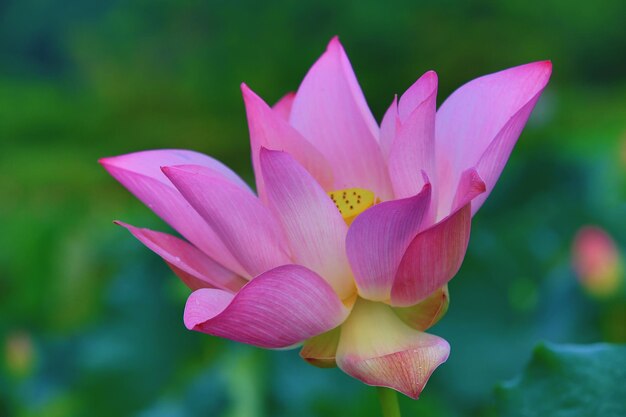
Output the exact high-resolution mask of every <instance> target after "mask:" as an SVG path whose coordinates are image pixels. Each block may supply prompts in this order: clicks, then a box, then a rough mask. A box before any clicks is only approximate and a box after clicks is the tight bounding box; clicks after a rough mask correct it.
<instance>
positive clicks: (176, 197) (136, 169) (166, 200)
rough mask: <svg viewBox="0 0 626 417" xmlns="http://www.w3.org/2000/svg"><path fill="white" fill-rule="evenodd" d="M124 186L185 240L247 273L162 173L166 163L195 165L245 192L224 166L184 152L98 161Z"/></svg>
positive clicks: (167, 151)
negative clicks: (202, 167)
mask: <svg viewBox="0 0 626 417" xmlns="http://www.w3.org/2000/svg"><path fill="white" fill-rule="evenodd" d="M99 162H100V163H101V164H102V166H103V167H104V168H105V169H106V170H107V171H108V172H109V173H110V174H111V175H112V176H113V177H114V178H115V179H116V180H118V181H119V182H120V183H121V184H122V185H123V186H124V187H126V188H127V189H128V190H129V191H130V192H131V193H133V194H134V195H135V196H136V197H137V198H138V199H139V200H141V201H142V202H143V203H144V204H145V205H146V206H148V207H149V208H151V209H152V210H153V211H154V212H155V213H156V214H157V215H158V216H159V217H161V218H162V219H163V220H165V221H166V222H167V223H168V224H169V225H170V226H172V227H173V228H174V229H176V230H177V231H178V232H179V233H180V234H181V235H183V236H184V237H185V238H186V239H187V240H188V241H190V242H191V243H193V244H194V245H195V246H196V247H198V248H199V249H200V250H202V251H203V252H204V253H206V254H207V255H209V256H210V257H211V258H213V259H215V260H216V261H218V262H219V263H220V264H222V265H223V266H224V267H226V268H227V269H230V270H232V271H234V272H236V273H237V274H238V275H242V276H246V275H247V274H246V272H245V271H244V269H243V268H242V267H241V265H240V264H239V262H237V260H235V258H234V257H233V255H232V254H231V253H230V251H229V250H228V249H227V248H226V247H225V246H224V244H223V243H222V242H221V240H220V239H219V238H218V236H217V235H216V234H215V232H214V231H213V229H211V227H210V226H209V225H208V224H207V223H206V222H205V221H204V220H203V219H202V218H201V217H200V216H199V215H198V213H196V211H195V210H194V209H193V208H192V207H191V206H190V205H189V203H187V201H186V200H185V199H184V198H183V197H182V196H181V195H180V193H179V192H178V191H177V190H176V188H174V186H173V185H172V183H171V182H170V181H169V180H168V179H167V177H166V176H165V175H163V173H162V172H161V168H160V167H161V166H163V165H168V164H182V163H194V164H198V165H202V166H204V167H206V168H207V169H210V170H212V171H215V172H216V173H218V174H221V175H222V176H223V177H224V178H225V180H228V181H230V182H232V183H233V184H236V185H237V186H239V187H241V188H244V189H248V187H247V186H246V184H245V183H244V182H243V181H242V180H241V179H240V178H239V177H238V176H237V175H236V174H235V173H234V172H232V171H231V170H229V169H228V168H227V167H226V166H224V165H222V164H221V163H220V162H218V161H216V160H214V159H212V158H211V157H209V156H206V155H203V154H200V153H197V152H192V151H186V150H176V149H173V150H154V151H145V152H136V153H131V154H127V155H120V156H116V157H111V158H104V159H101V160H100V161H99Z"/></svg>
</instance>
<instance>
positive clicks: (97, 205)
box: [0, 0, 626, 417]
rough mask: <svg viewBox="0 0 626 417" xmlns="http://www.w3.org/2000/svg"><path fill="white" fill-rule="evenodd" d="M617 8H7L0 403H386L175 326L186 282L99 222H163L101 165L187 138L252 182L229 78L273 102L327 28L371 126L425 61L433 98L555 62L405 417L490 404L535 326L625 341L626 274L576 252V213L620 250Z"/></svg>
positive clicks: (325, 409)
mask: <svg viewBox="0 0 626 417" xmlns="http://www.w3.org/2000/svg"><path fill="white" fill-rule="evenodd" d="M624 21H626V2H624V1H623V0H599V1H595V2H577V1H571V0H543V1H541V2H529V1H521V0H512V1H506V2H499V1H489V0H483V1H464V0H445V1H431V0H424V1H408V0H407V1H387V2H378V1H373V0H361V1H349V2H336V1H330V0H321V1H315V2H304V1H303V2H288V1H264V2H260V1H256V0H233V1H200V0H196V1H177V0H157V1H148V0H143V1H82V0H81V1H79V0H58V1H50V0H20V1H18V0H13V1H11V0H4V1H0V189H1V191H2V192H1V194H0V196H1V197H0V416H19V417H26V416H87V415H88V416H93V417H97V416H137V417H157V416H158V417H161V416H163V417H165V416H167V417H169V416H172V417H187V416H190V417H191V416H194V417H195V416H227V417H257V416H258V417H261V416H271V417H274V416H278V417H280V416H295V415H297V416H299V417H308V416H324V417H329V416H342V417H345V416H377V415H379V409H378V404H377V399H376V397H375V395H374V390H373V389H371V388H369V387H366V386H364V385H362V384H361V383H359V382H358V381H355V380H353V379H351V378H349V377H347V376H345V375H343V374H342V373H341V372H340V371H338V370H336V369H335V370H319V369H316V368H313V367H310V366H309V365H307V364H305V363H304V362H302V361H301V360H300V359H299V358H298V353H297V351H287V352H273V351H262V350H258V349H255V348H252V347H248V346H243V345H238V344H234V343H230V342H228V341H224V340H220V339H217V338H212V337H209V336H205V335H201V334H196V333H192V332H188V331H187V330H186V329H185V328H184V326H183V323H182V311H183V306H184V302H185V297H186V295H187V294H188V290H186V288H185V287H184V286H183V285H182V284H181V283H180V282H179V281H178V279H177V278H176V277H175V276H174V275H173V274H172V273H171V271H170V270H169V269H168V268H167V267H166V266H165V265H164V264H163V263H162V262H161V260H160V259H159V258H158V257H157V256H156V255H154V254H153V253H151V252H150V251H148V250H147V249H145V248H144V247H142V246H141V245H140V244H139V243H138V242H137V241H135V240H134V239H133V238H132V237H131V236H130V235H129V234H128V233H127V232H126V231H124V230H123V229H121V228H119V227H116V226H114V225H113V224H112V220H114V219H121V220H124V221H127V222H130V223H132V224H136V225H140V226H144V227H151V228H156V229H160V230H168V229H167V227H166V226H165V225H164V224H163V223H162V222H161V221H160V220H159V219H157V218H156V216H154V215H153V214H152V213H151V212H150V211H149V210H148V209H147V208H145V207H143V206H142V205H141V203H139V202H138V201H137V200H135V199H134V198H133V197H132V196H131V195H130V194H129V193H128V192H127V191H125V190H124V189H123V188H122V187H121V186H120V185H119V184H118V183H116V182H115V181H114V180H113V179H112V178H110V177H108V176H107V175H106V174H105V172H104V170H103V169H102V168H101V167H100V166H99V165H98V164H97V162H96V161H97V159H98V158H100V157H104V156H111V155H116V154H120V153H126V152H131V151H137V150H143V149H152V148H164V147H170V148H171V147H179V148H189V149H194V150H198V151H201V152H205V153H207V154H210V155H212V156H214V157H216V158H218V159H220V160H222V161H225V162H226V163H227V164H228V165H230V166H231V167H233V168H234V169H235V170H236V171H237V172H238V173H239V174H241V175H242V176H243V177H244V178H245V179H246V180H247V181H249V182H252V173H251V167H250V160H249V149H248V142H247V138H248V132H247V125H246V121H245V113H244V108H243V103H242V99H241V95H240V91H239V84H240V82H242V81H245V82H246V83H248V85H250V86H251V87H252V88H253V89H254V90H256V91H257V92H258V93H259V94H260V95H261V96H263V97H264V98H265V99H266V100H268V101H269V102H274V101H276V100H277V99H278V98H280V96H282V94H284V93H285V92H287V91H292V90H295V89H296V88H297V87H298V84H299V82H300V80H301V79H302V77H303V76H304V74H305V73H306V71H307V69H308V68H309V66H310V65H311V64H312V63H313V62H314V60H315V59H316V58H317V57H318V56H319V55H320V54H321V53H322V51H323V50H324V48H325V46H326V43H327V42H328V40H329V39H330V38H331V37H332V36H333V35H335V34H339V35H340V37H341V39H342V42H343V44H344V46H345V47H346V49H347V52H348V54H349V56H350V58H351V60H352V63H353V66H354V68H355V71H356V73H357V76H358V77H359V80H360V82H361V85H362V87H363V89H364V91H365V94H366V96H367V98H368V101H369V103H370V106H371V108H372V110H373V112H374V114H375V116H376V117H377V118H378V120H380V117H381V116H382V114H383V112H384V110H385V108H386V107H387V106H388V105H389V103H390V102H391V100H392V97H393V94H394V93H401V92H403V91H404V90H405V89H406V88H407V87H408V86H409V85H410V84H412V82H413V81H414V80H415V79H416V78H417V77H418V76H419V75H421V74H422V73H423V72H425V71H427V70H429V69H434V70H436V71H437V72H438V74H439V79H440V89H439V102H441V101H442V100H443V99H444V98H445V97H447V96H448V95H449V94H450V93H451V92H452V91H453V90H454V89H455V88H457V87H458V86H460V85H461V84H463V83H464V82H466V81H468V80H470V79H472V78H474V77H477V76H479V75H482V74H486V73H490V72H494V71H497V70H500V69H504V68H507V67H510V66H514V65H517V64H522V63H526V62H530V61H535V60H543V59H551V60H552V61H553V64H554V74H553V78H552V81H551V83H550V85H549V87H548V88H547V90H546V91H545V93H544V97H543V98H542V99H541V101H540V103H539V104H538V106H537V108H536V110H535V112H534V114H533V116H532V119H531V120H530V121H529V123H528V126H527V127H526V129H525V131H524V133H523V134H522V138H521V140H520V142H519V143H518V145H517V147H516V149H515V151H514V152H513V155H512V157H511V160H510V163H509V164H508V166H507V168H506V169H505V171H504V173H503V175H502V177H501V180H500V182H499V185H498V186H497V187H496V189H495V191H494V192H493V193H492V195H491V197H490V198H489V200H488V202H487V204H485V206H484V207H483V209H482V210H481V212H480V213H479V215H478V216H477V217H476V218H475V221H474V225H473V232H472V239H471V242H470V247H469V251H468V254H467V257H466V260H465V263H464V265H463V267H462V269H461V271H460V273H459V275H458V276H457V277H456V278H455V279H454V280H453V281H452V282H451V284H450V292H451V300H452V302H451V306H450V310H449V313H448V314H447V316H446V317H445V318H444V319H443V320H442V321H441V322H440V324H438V325H437V326H436V327H435V328H433V329H432V331H433V332H434V333H436V334H439V335H441V336H443V337H445V338H446V339H447V340H449V341H450V343H451V345H452V354H451V357H450V359H449V361H448V362H447V363H446V364H445V365H443V366H442V367H441V368H440V369H439V370H438V371H437V372H436V373H435V375H434V376H433V378H432V379H431V381H430V382H429V384H428V386H427V388H426V390H425V391H424V393H423V394H422V399H421V400H419V401H411V400H408V399H406V398H402V400H401V406H402V408H403V409H404V411H405V414H406V415H424V416H444V417H445V416H491V415H494V414H495V411H494V408H493V402H494V399H493V392H494V387H495V386H497V385H498V384H500V383H501V382H502V381H507V380H510V379H511V378H514V377H515V376H516V375H518V374H519V373H520V372H521V370H522V369H523V367H524V364H525V363H526V362H527V361H528V358H529V357H530V354H531V351H532V348H533V346H534V345H535V344H536V343H537V342H538V341H542V340H547V341H554V342H567V343H591V342H600V341H605V342H622V343H623V342H626V307H625V304H626V303H625V301H624V300H625V297H624V294H623V292H624V290H623V285H622V287H621V288H617V289H615V290H613V291H609V292H608V294H606V295H604V296H596V295H593V294H594V292H593V289H592V290H591V291H590V290H588V289H587V290H586V289H585V288H586V287H585V285H583V284H581V282H583V283H584V282H587V281H585V280H582V281H581V280H580V279H579V278H578V277H577V274H576V271H575V269H574V268H573V267H572V262H573V261H572V251H571V249H572V242H573V239H574V236H575V235H576V233H577V231H578V229H579V228H580V227H582V226H584V225H587V224H595V225H598V226H600V227H602V228H603V229H605V230H606V231H607V232H608V233H609V234H610V235H611V236H612V238H613V239H614V241H615V242H616V245H617V249H618V252H620V253H621V255H619V256H623V254H624V252H623V248H624V246H626V220H625V219H626V203H625V201H626V198H625V197H626V25H624ZM615 271H618V272H617V275H618V276H619V275H620V271H619V268H618V267H616V268H615ZM622 271H623V270H622ZM621 275H623V272H621ZM583 278H584V277H583ZM622 278H623V276H622Z"/></svg>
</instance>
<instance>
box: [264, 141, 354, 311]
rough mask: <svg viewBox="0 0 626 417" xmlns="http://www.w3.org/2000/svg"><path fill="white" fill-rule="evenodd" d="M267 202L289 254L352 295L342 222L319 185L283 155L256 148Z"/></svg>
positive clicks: (345, 228)
mask: <svg viewBox="0 0 626 417" xmlns="http://www.w3.org/2000/svg"><path fill="white" fill-rule="evenodd" d="M260 162H261V168H262V172H263V179H264V181H265V184H266V192H267V198H268V202H269V205H270V207H271V209H272V210H273V212H274V215H275V216H276V218H277V219H278V220H279V222H280V223H281V224H282V226H283V229H284V230H285V233H286V235H287V239H288V240H289V245H290V248H291V253H292V254H293V259H294V261H295V262H297V263H298V264H300V265H304V266H306V267H307V268H310V269H312V270H313V271H315V272H317V273H318V274H320V275H321V276H322V277H323V278H324V279H325V280H326V281H328V283H329V284H330V285H331V286H332V287H333V289H334V290H335V291H336V292H337V294H339V296H340V297H341V298H342V299H345V298H348V297H350V296H351V295H353V294H354V292H355V288H354V281H353V280H352V273H351V271H350V266H349V265H348V259H347V258H346V255H345V253H346V249H345V239H346V233H347V231H348V226H347V225H346V223H345V222H344V220H343V218H342V217H341V215H340V214H339V211H338V210H337V208H336V207H335V206H334V204H333V203H332V201H331V199H330V198H329V197H328V195H327V194H326V193H325V192H324V190H323V189H322V188H321V187H320V186H319V184H318V183H317V182H316V181H315V180H314V179H313V177H311V176H310V175H309V174H308V173H307V172H306V171H305V170H304V168H302V167H301V166H300V165H299V164H298V163H297V162H296V161H295V160H294V159H293V158H292V157H291V156H290V155H289V154H287V153H285V152H278V151H270V150H267V149H261V155H260Z"/></svg>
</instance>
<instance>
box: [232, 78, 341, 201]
mask: <svg viewBox="0 0 626 417" xmlns="http://www.w3.org/2000/svg"><path fill="white" fill-rule="evenodd" d="M241 91H242V93H243V99H244V102H245V105H246V113H247V115H248V127H249V129H250V148H251V151H252V167H253V168H254V173H255V175H254V176H255V179H256V183H257V191H258V193H259V197H260V198H261V200H262V201H264V202H265V201H266V196H265V184H264V183H263V175H262V174H261V169H260V165H259V152H260V151H261V148H262V147H263V148H267V149H273V150H277V151H286V152H289V154H291V155H292V156H293V157H294V158H295V159H296V161H298V162H299V163H300V165H302V166H303V167H304V168H305V169H306V170H307V171H309V173H310V174H311V175H312V176H313V177H314V178H315V179H316V180H317V182H319V183H320V184H321V185H322V187H323V188H326V189H331V188H332V186H333V171H332V168H331V166H330V165H329V164H328V162H327V161H326V159H325V158H324V156H322V154H321V153H320V152H319V151H318V150H317V149H315V147H314V146H313V145H311V143H309V142H308V141H307V140H306V139H305V138H303V137H302V135H301V134H300V133H298V131H296V130H295V129H294V128H293V127H291V126H290V125H289V123H288V122H287V121H286V120H285V119H283V118H282V117H281V116H280V114H279V113H278V112H276V111H275V110H273V109H271V108H270V107H269V106H268V105H267V104H266V103H265V102H264V101H263V100H262V99H261V98H260V97H259V96H258V95H256V94H255V93H254V92H253V91H252V90H250V88H248V86H247V85H245V84H242V85H241Z"/></svg>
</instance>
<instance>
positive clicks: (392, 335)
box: [336, 300, 450, 399]
mask: <svg viewBox="0 0 626 417" xmlns="http://www.w3.org/2000/svg"><path fill="white" fill-rule="evenodd" d="M449 353H450V345H448V342H446V341H445V340H443V339H441V338H440V337H437V336H433V335H430V334H427V333H422V332H420V331H417V330H414V329H412V328H410V327H409V326H407V325H406V324H404V323H403V322H402V321H401V320H400V318H398V316H396V315H395V313H394V312H393V311H392V310H391V308H390V307H389V306H387V305H385V304H382V303H375V302H370V301H365V300H359V301H358V302H357V303H356V305H355V306H354V309H353V310H352V313H351V314H350V316H349V317H348V319H347V320H346V321H345V323H344V324H343V325H342V326H341V336H340V338H339V346H338V347H337V355H336V360H337V365H338V366H339V368H341V370H343V371H344V372H345V373H347V374H348V375H351V376H353V377H354V378H357V379H359V380H361V381H363V382H364V383H366V384H368V385H374V386H382V387H389V388H393V389H395V390H397V391H400V392H402V393H403V394H405V395H407V396H409V397H411V398H413V399H417V398H418V397H419V395H420V393H421V392H422V390H423V389H424V386H425V385H426V382H428V379H429V378H430V375H431V374H432V373H433V371H434V370H435V369H436V368H437V367H438V366H439V365H441V364H442V363H443V362H445V361H446V359H447V358H448V355H449Z"/></svg>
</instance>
